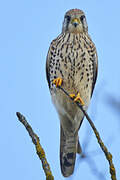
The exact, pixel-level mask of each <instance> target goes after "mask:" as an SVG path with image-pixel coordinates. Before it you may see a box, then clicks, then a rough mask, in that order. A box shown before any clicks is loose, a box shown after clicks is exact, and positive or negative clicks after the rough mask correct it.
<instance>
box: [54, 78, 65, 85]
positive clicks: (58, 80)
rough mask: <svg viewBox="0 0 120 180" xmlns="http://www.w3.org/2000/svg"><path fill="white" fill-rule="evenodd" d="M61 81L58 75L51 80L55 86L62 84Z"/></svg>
mask: <svg viewBox="0 0 120 180" xmlns="http://www.w3.org/2000/svg"><path fill="white" fill-rule="evenodd" d="M62 83H63V80H62V79H61V78H59V77H58V78H56V79H54V80H53V84H55V85H56V87H58V86H59V87H60V86H61V85H62Z"/></svg>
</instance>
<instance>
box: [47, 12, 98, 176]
mask: <svg viewBox="0 0 120 180" xmlns="http://www.w3.org/2000/svg"><path fill="white" fill-rule="evenodd" d="M46 73H47V81H48V85H49V88H50V93H51V96H52V101H53V104H54V105H55V107H56V110H57V112H58V115H59V118H60V165H61V171H62V174H63V176H65V177H68V176H70V175H71V174H72V173H73V171H74V165H75V159H76V153H81V147H80V143H79V140H78V130H79V128H80V126H81V124H82V121H83V118H84V115H83V113H82V111H81V110H80V109H79V108H78V107H77V105H76V103H75V102H71V100H70V99H69V97H67V96H66V95H65V94H64V93H63V92H62V91H61V90H60V89H58V88H57V86H62V88H64V89H65V90H66V91H67V93H69V94H70V96H71V98H74V101H79V103H81V104H82V105H83V108H84V109H85V110H87V108H88V105H89V103H90V99H91V96H92V93H93V90H94V86H95V83H96V78H97V52H96V48H95V45H94V43H93V42H92V40H91V38H90V36H89V34H88V26H87V22H86V17H85V14H84V12H83V11H81V10H79V9H72V10H69V11H68V12H66V14H65V17H64V21H63V27H62V33H61V34H60V35H59V36H58V37H57V38H56V39H54V40H53V41H52V42H51V45H50V48H49V51H48V55H47V62H46ZM54 84H56V85H54Z"/></svg>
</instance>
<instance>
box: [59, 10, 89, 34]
mask: <svg viewBox="0 0 120 180" xmlns="http://www.w3.org/2000/svg"><path fill="white" fill-rule="evenodd" d="M87 31H88V26H87V22H86V17H85V14H84V12H83V11H81V10H80V9H71V10H69V11H67V12H66V14H65V17H64V21H63V27H62V32H63V33H64V32H69V33H83V32H87Z"/></svg>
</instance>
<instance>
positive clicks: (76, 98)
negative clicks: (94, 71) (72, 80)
mask: <svg viewBox="0 0 120 180" xmlns="http://www.w3.org/2000/svg"><path fill="white" fill-rule="evenodd" d="M74 102H78V103H80V104H81V105H82V106H84V105H85V103H84V101H83V100H82V98H81V97H80V93H78V94H77V96H76V97H75V98H74Z"/></svg>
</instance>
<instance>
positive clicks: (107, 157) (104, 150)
mask: <svg viewBox="0 0 120 180" xmlns="http://www.w3.org/2000/svg"><path fill="white" fill-rule="evenodd" d="M57 88H59V89H61V90H62V91H63V92H64V93H65V94H66V95H67V96H68V97H69V98H70V99H71V100H72V101H73V99H72V98H71V97H70V96H69V94H68V93H67V92H66V91H65V90H64V89H63V88H62V87H61V86H57ZM76 105H77V106H78V107H79V108H80V109H81V111H82V112H83V114H84V115H85V117H86V119H87V120H88V122H89V124H90V125H91V127H92V129H93V131H94V133H95V136H96V138H97V141H98V143H99V145H100V147H101V149H102V150H103V152H104V154H105V156H106V159H107V160H108V162H109V171H110V174H111V179H112V180H117V179H116V170H115V167H114V164H113V162H112V154H111V153H110V152H109V151H108V150H107V147H106V146H105V145H104V143H103V141H102V140H101V138H100V135H99V132H98V131H97V129H96V127H95V125H94V124H93V122H92V120H91V119H90V117H89V116H88V114H87V112H86V111H85V110H84V109H83V106H81V104H79V103H78V102H76Z"/></svg>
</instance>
